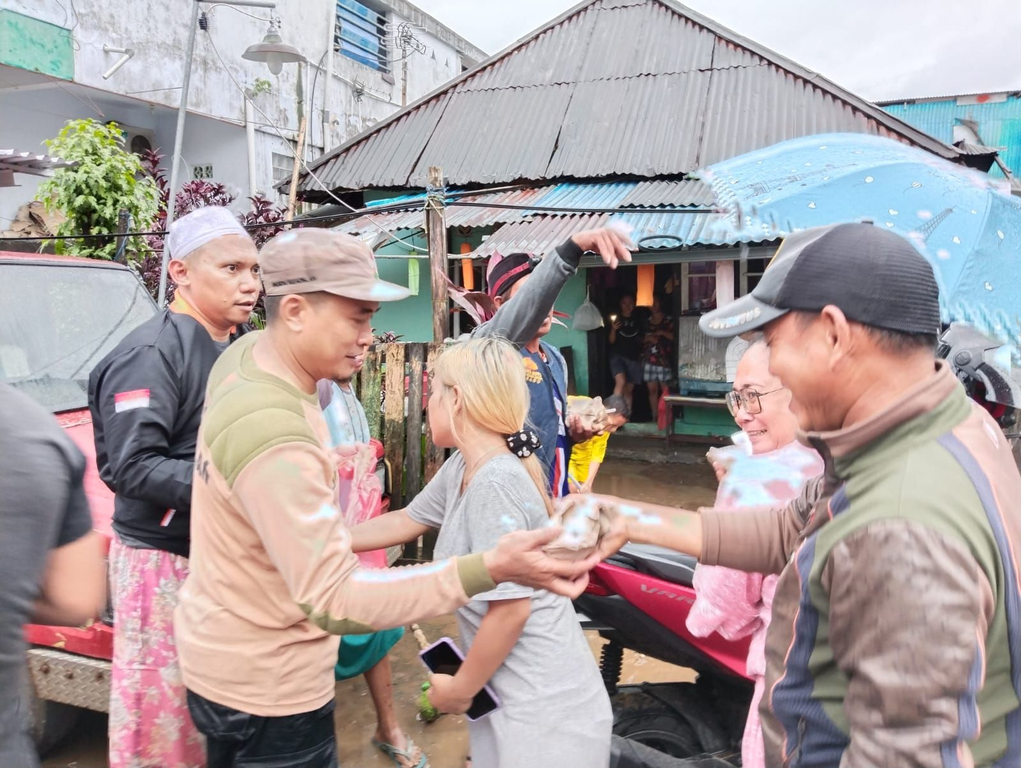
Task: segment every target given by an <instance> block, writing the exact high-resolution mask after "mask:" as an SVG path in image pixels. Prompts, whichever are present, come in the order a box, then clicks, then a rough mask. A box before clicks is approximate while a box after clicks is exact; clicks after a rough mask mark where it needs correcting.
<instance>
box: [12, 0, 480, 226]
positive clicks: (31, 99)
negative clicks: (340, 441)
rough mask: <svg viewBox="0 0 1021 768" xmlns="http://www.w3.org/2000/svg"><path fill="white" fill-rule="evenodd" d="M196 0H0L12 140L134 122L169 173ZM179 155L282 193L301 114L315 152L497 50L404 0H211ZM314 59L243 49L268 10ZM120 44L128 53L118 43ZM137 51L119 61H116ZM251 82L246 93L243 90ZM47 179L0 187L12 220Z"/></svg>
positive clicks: (136, 137)
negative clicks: (266, 57)
mask: <svg viewBox="0 0 1021 768" xmlns="http://www.w3.org/2000/svg"><path fill="white" fill-rule="evenodd" d="M192 7H193V0H159V1H158V2H157V1H156V0H74V2H68V0H59V1H58V0H0V145H3V146H5V147H11V148H15V149H19V150H27V151H35V152H40V153H44V152H46V147H45V145H44V144H43V141H44V140H45V139H48V138H52V137H54V136H56V135H57V133H58V132H59V131H60V129H61V127H62V126H63V125H64V123H65V122H66V121H67V120H70V119H75V118H85V117H91V118H94V119H97V120H102V121H104V122H106V121H111V120H112V121H115V122H117V123H118V125H120V126H122V127H123V129H124V131H125V134H126V141H127V145H128V146H129V147H130V148H132V149H133V150H136V151H141V150H142V149H147V148H154V149H160V150H162V151H163V152H164V153H165V154H166V155H167V158H166V159H165V160H164V163H165V165H166V166H167V168H166V170H167V171H168V176H169V162H170V154H171V151H172V149H173V144H174V128H175V121H176V116H177V107H178V104H179V103H180V101H179V100H180V93H181V84H182V82H183V77H184V66H185V62H184V56H185V49H186V44H187V39H188V34H189V20H190V18H191V13H192ZM202 8H203V10H204V11H205V14H204V18H203V21H202V22H201V25H200V31H199V32H198V36H197V39H196V43H195V54H194V57H193V65H192V67H193V68H192V81H191V88H190V92H189V99H188V112H189V114H188V119H187V123H186V125H185V133H184V146H183V152H182V163H183V165H182V167H181V168H180V169H179V172H180V179H181V182H182V183H183V182H184V181H187V180H189V179H193V178H209V179H212V180H214V181H218V182H222V183H223V184H225V185H227V187H228V188H229V189H230V190H231V191H232V192H234V193H236V194H237V195H238V197H239V198H240V201H239V202H238V203H237V205H238V206H239V208H244V207H247V203H246V202H245V200H244V198H245V197H247V196H249V195H252V194H254V193H256V192H262V193H264V194H266V195H267V196H268V197H270V198H271V199H282V198H280V196H279V195H278V193H277V192H276V191H275V190H274V188H273V185H274V183H275V182H277V181H280V180H281V179H282V178H284V177H288V178H289V175H290V172H291V169H292V168H293V163H294V148H295V147H296V144H297V138H298V129H299V125H300V122H301V118H302V116H303V115H305V116H307V123H308V125H307V135H306V140H305V146H304V148H303V153H302V154H303V156H304V157H305V158H306V159H311V158H315V157H319V156H321V155H322V154H323V153H325V152H329V151H330V150H331V149H332V148H334V147H336V146H338V145H340V144H342V143H344V142H345V141H347V140H349V139H351V138H352V137H354V136H356V135H358V134H359V133H361V132H362V131H364V130H366V129H368V128H370V127H371V126H373V125H374V124H375V123H377V122H378V121H380V120H382V119H384V118H386V117H387V116H389V115H390V114H392V113H394V112H396V111H397V110H399V109H400V108H401V106H402V104H408V103H410V102H412V101H414V100H415V99H417V98H419V97H421V96H423V95H425V94H427V93H429V92H430V91H432V90H434V89H436V88H437V87H438V86H440V85H442V84H443V83H446V82H447V81H449V80H451V79H452V78H454V77H456V76H458V75H460V74H461V72H463V71H464V70H466V69H468V68H470V67H471V66H473V65H474V64H475V63H477V62H478V61H480V60H482V59H484V58H485V56H486V54H485V53H484V52H482V51H481V50H479V49H478V48H476V47H475V46H473V45H472V44H471V43H469V42H468V41H467V40H464V39H463V38H461V37H459V36H458V35H456V34H454V32H452V31H451V30H450V29H448V28H447V27H445V26H443V25H442V24H440V23H439V22H438V21H436V20H435V19H434V18H432V17H431V16H428V15H427V14H425V13H423V12H422V11H421V10H419V9H418V8H417V7H415V6H414V5H412V4H411V3H408V2H405V1H404V0H387V1H386V2H384V1H383V0H277V7H276V9H275V10H273V11H272V12H271V11H269V10H265V9H261V8H242V7H231V6H229V5H213V4H208V5H207V4H205V3H203V5H202ZM271 13H272V15H273V16H275V17H276V18H278V19H279V20H280V34H281V36H282V37H283V39H284V42H286V43H288V44H290V45H293V46H295V47H296V48H298V50H300V51H301V52H302V53H303V54H304V56H305V57H306V59H307V60H308V63H307V64H304V65H293V64H292V65H285V66H284V67H283V69H282V71H281V72H280V74H279V75H273V74H271V73H270V71H269V69H268V68H267V66H266V65H264V64H261V63H256V62H251V61H246V60H244V59H242V58H241V54H242V53H243V52H244V51H245V49H246V48H247V47H248V46H249V45H251V44H253V43H258V42H260V41H261V40H262V38H263V36H264V35H265V34H266V32H267V30H268V19H269V17H270V14H271ZM111 49H118V50H111ZM125 50H127V51H130V56H128V57H127V58H126V61H124V62H123V64H121V66H120V67H115V65H116V64H117V63H118V62H119V61H121V60H122V59H123V58H125V57H126V56H127V54H126V53H124V51H125ZM246 93H247V94H248V96H247V97H246ZM40 181H42V179H39V178H38V177H33V176H25V175H19V176H18V177H17V183H18V184H20V185H21V186H15V187H0V229H3V228H5V227H6V226H8V225H9V223H10V222H9V220H10V219H11V218H13V217H14V215H15V212H16V211H17V209H18V207H19V206H20V205H22V204H24V203H27V202H28V201H30V200H32V199H33V198H34V196H35V190H36V187H37V186H38V183H39V182H40Z"/></svg>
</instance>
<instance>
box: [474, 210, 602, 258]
mask: <svg viewBox="0 0 1021 768" xmlns="http://www.w3.org/2000/svg"><path fill="white" fill-rule="evenodd" d="M609 218H610V217H609V214H605V213H593V214H582V215H576V216H537V217H535V218H534V219H526V220H525V221H519V222H517V223H514V224H506V225H504V226H502V227H500V229H499V230H497V231H496V232H495V233H494V234H493V235H491V236H490V237H489V238H487V239H486V240H485V241H484V242H483V243H482V245H481V246H480V247H479V248H476V249H475V250H474V251H473V252H472V254H471V255H472V258H476V259H479V258H484V257H486V256H492V255H493V254H494V253H521V252H523V253H548V252H549V250H550V249H551V248H553V247H555V246H557V245H560V243H562V242H564V240H566V239H567V238H569V237H570V236H571V235H573V234H574V233H575V232H581V231H582V230H585V229H592V228H594V227H601V226H603V225H604V224H605V223H606V222H607V220H608V219H609Z"/></svg>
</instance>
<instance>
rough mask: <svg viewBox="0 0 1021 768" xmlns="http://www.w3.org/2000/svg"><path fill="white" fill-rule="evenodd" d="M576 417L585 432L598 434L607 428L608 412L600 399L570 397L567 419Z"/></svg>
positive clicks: (608, 421)
mask: <svg viewBox="0 0 1021 768" xmlns="http://www.w3.org/2000/svg"><path fill="white" fill-rule="evenodd" d="M573 416H577V417H578V418H579V419H580V420H581V427H582V429H584V430H585V431H586V432H595V433H597V434H598V433H600V432H602V431H603V430H605V429H606V427H607V426H609V423H610V411H608V410H607V409H606V406H604V405H603V399H602V398H601V397H572V398H571V400H570V404H569V406H568V418H570V417H573Z"/></svg>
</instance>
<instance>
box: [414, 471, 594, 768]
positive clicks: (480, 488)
mask: <svg viewBox="0 0 1021 768" xmlns="http://www.w3.org/2000/svg"><path fill="white" fill-rule="evenodd" d="M464 469H465V466H464V459H462V458H461V454H460V453H455V454H454V455H453V456H451V457H450V458H449V459H448V460H447V462H446V463H445V464H444V465H443V467H442V468H441V469H440V471H439V472H438V473H437V474H436V477H435V478H433V480H432V482H430V483H429V485H427V486H426V488H425V489H424V490H423V491H422V493H420V494H419V495H418V496H416V497H415V499H414V501H412V502H411V504H410V506H409V507H408V509H407V512H408V515H409V517H411V518H412V519H413V520H416V521H417V522H420V523H422V524H424V525H429V526H431V527H434V528H439V529H440V532H439V536H438V537H437V539H436V548H435V553H434V556H435V557H436V559H437V560H439V559H442V558H447V557H455V556H458V555H467V554H471V553H473V552H485V551H486V550H488V549H491V548H493V547H494V546H496V543H497V541H499V539H500V537H501V536H503V535H504V534H506V533H510V532H511V531H516V530H535V529H537V528H541V527H543V526H545V525H547V524H548V522H549V515H548V513H547V511H546V505H545V504H544V502H543V499H542V496H541V495H540V494H539V491H538V489H536V487H535V484H534V483H533V482H532V478H531V477H530V476H529V474H528V472H527V470H526V469H525V467H524V465H523V464H522V462H521V460H520V459H519V458H518V457H517V456H514V455H511V454H504V455H501V456H497V457H495V458H492V459H490V460H489V461H488V462H486V463H485V464H484V465H483V466H482V467H480V468H479V469H478V471H477V472H476V473H475V477H474V478H472V480H471V482H470V483H469V485H468V488H467V489H466V490H465V492H464V494H463V495H462V494H461V482H462V479H463V478H464ZM521 597H529V598H531V600H532V614H531V616H529V618H528V622H527V623H526V624H525V628H524V630H523V631H522V633H521V638H520V639H519V640H518V642H517V644H516V645H515V646H514V648H513V649H512V650H511V652H510V654H509V655H508V656H507V659H506V660H505V661H504V663H503V666H501V667H500V669H498V670H497V672H496V674H495V675H494V676H493V679H492V680H491V681H490V685H491V686H492V688H493V689H494V690H495V691H496V693H497V695H498V696H499V697H500V699H501V702H502V706H501V708H500V709H499V710H497V712H495V713H494V714H493V715H490V716H489V717H487V718H484V719H482V720H480V721H478V722H476V723H472V724H471V728H470V731H471V755H472V761H473V762H474V764H475V765H480V766H487V768H489V767H492V768H517V767H518V766H521V767H522V768H534V766H536V765H555V766H557V768H602V766H606V765H607V764H608V761H609V744H610V730H611V727H612V716H611V713H610V702H609V699H608V698H607V695H606V690H605V688H604V686H603V683H602V680H601V679H600V677H599V670H598V667H597V666H596V662H595V658H594V657H593V655H592V652H591V650H590V649H589V647H588V643H587V642H586V641H585V635H584V633H583V632H582V631H581V627H580V625H579V624H578V619H577V616H576V615H575V612H574V608H573V606H572V605H571V601H570V600H568V599H567V598H566V597H562V596H560V595H554V594H552V593H550V592H547V591H546V590H533V589H531V588H529V587H522V586H519V585H518V584H511V583H504V584H500V585H499V586H498V587H497V588H496V589H494V590H491V591H489V592H485V593H483V594H480V595H475V597H474V598H472V601H471V602H470V603H468V605H466V606H464V607H463V608H461V609H459V610H458V612H457V624H458V628H459V629H460V632H461V645H462V647H464V648H471V645H472V643H473V642H474V640H475V636H476V634H477V633H478V629H479V625H480V624H481V623H482V619H483V618H484V617H485V615H486V612H487V611H488V609H489V604H490V603H491V602H493V601H495V600H509V599H514V598H521Z"/></svg>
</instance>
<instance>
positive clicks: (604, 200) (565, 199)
mask: <svg viewBox="0 0 1021 768" xmlns="http://www.w3.org/2000/svg"><path fill="white" fill-rule="evenodd" d="M637 186H638V184H637V182H634V181H623V182H617V183H612V184H557V185H556V186H555V187H552V188H550V187H547V191H546V192H545V194H543V195H541V196H540V197H538V198H536V199H535V200H534V201H533V202H532V205H534V206H536V207H539V206H542V207H551V208H616V207H617V206H619V205H620V204H621V203H622V202H623V201H624V199H625V198H627V196H628V195H629V194H630V193H631V192H632V191H634V189H635V187H637ZM544 213H547V214H548V213H550V212H549V211H545V212H544Z"/></svg>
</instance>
